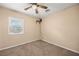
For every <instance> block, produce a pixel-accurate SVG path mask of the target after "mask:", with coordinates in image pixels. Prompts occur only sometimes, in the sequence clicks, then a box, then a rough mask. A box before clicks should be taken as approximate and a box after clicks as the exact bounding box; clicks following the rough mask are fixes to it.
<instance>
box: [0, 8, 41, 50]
mask: <svg viewBox="0 0 79 59" xmlns="http://www.w3.org/2000/svg"><path fill="white" fill-rule="evenodd" d="M11 16H16V17H20V18H21V19H24V25H25V26H24V34H23V35H9V34H8V20H9V17H11ZM39 38H40V25H39V24H36V19H35V18H32V17H29V16H26V15H24V14H22V13H18V12H15V11H11V10H9V9H6V8H3V7H0V50H1V49H5V48H8V47H11V46H16V45H19V44H23V43H28V42H32V41H35V40H39Z"/></svg>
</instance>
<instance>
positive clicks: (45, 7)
mask: <svg viewBox="0 0 79 59" xmlns="http://www.w3.org/2000/svg"><path fill="white" fill-rule="evenodd" d="M38 6H39V7H41V8H44V9H47V8H48V7H47V6H43V5H38Z"/></svg>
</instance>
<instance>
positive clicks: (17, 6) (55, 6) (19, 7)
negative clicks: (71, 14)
mask: <svg viewBox="0 0 79 59" xmlns="http://www.w3.org/2000/svg"><path fill="white" fill-rule="evenodd" d="M40 4H42V5H46V6H48V8H49V9H50V11H48V12H45V10H44V9H41V8H40V9H39V14H36V13H35V10H34V9H33V8H30V9H29V10H27V11H25V10H24V8H26V7H28V6H30V4H28V3H0V6H3V7H6V8H9V9H11V10H15V11H18V12H22V13H24V14H26V15H29V16H34V17H38V18H43V17H46V16H47V15H49V14H50V13H54V12H57V11H61V10H63V9H64V8H68V7H70V6H73V5H75V4H74V3H40Z"/></svg>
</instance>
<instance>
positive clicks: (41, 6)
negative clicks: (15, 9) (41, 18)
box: [24, 3, 49, 14]
mask: <svg viewBox="0 0 79 59" xmlns="http://www.w3.org/2000/svg"><path fill="white" fill-rule="evenodd" d="M29 4H31V6H29V7H27V8H25V9H24V10H26V11H27V10H28V9H30V8H33V7H34V9H35V13H36V14H38V13H39V11H38V8H42V9H45V12H48V11H49V9H48V7H47V6H44V5H40V4H38V3H29Z"/></svg>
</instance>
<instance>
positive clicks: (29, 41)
mask: <svg viewBox="0 0 79 59" xmlns="http://www.w3.org/2000/svg"><path fill="white" fill-rule="evenodd" d="M33 41H36V40H32V41H28V42H23V43H20V44H17V45H13V46H9V47H5V48H1V49H0V51H1V50H5V49H9V48H13V47H17V46H20V45H23V44H28V43H30V42H33Z"/></svg>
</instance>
